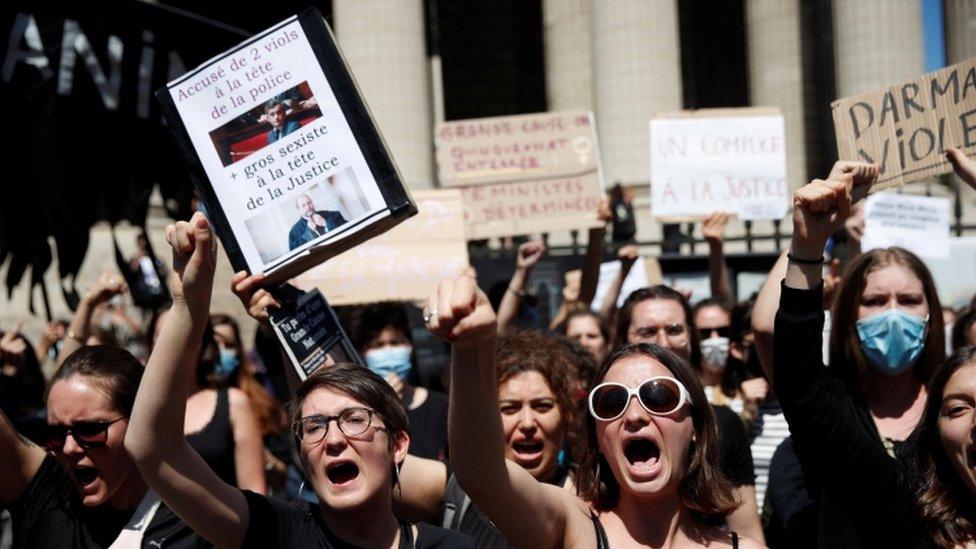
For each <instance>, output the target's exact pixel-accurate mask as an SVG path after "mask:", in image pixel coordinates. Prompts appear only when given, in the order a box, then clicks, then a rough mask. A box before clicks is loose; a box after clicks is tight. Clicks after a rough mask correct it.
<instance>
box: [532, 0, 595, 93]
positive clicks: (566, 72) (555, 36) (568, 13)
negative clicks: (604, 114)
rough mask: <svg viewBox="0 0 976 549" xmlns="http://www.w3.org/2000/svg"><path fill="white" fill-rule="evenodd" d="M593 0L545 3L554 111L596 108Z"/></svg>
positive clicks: (548, 81) (548, 86)
mask: <svg viewBox="0 0 976 549" xmlns="http://www.w3.org/2000/svg"><path fill="white" fill-rule="evenodd" d="M592 1H593V0H543V2H542V21H543V23H542V24H543V34H544V37H545V45H546V95H547V99H548V104H549V110H550V111H562V110H569V109H587V110H592V109H593V40H592V36H593V35H592V33H593V29H592V23H591V14H590V12H591V9H592V8H591V4H592Z"/></svg>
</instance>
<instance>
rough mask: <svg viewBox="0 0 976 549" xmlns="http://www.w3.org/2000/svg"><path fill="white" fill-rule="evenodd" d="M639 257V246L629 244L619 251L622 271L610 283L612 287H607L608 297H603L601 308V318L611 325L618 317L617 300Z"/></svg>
mask: <svg viewBox="0 0 976 549" xmlns="http://www.w3.org/2000/svg"><path fill="white" fill-rule="evenodd" d="M638 257H639V252H638V250H637V246H635V245H633V244H628V245H627V246H623V247H621V248H620V249H619V250H617V259H619V260H620V269H619V270H618V271H617V274H616V275H615V276H614V277H613V280H611V281H610V286H609V287H607V295H605V296H604V297H603V304H602V305H601V306H600V316H602V317H603V318H604V319H605V320H606V321H607V323H609V324H613V321H614V317H615V316H617V300H618V299H620V290H621V289H622V288H623V287H624V280H626V279H627V275H629V274H630V270H631V269H632V268H633V267H634V263H635V262H636V261H637V258H638Z"/></svg>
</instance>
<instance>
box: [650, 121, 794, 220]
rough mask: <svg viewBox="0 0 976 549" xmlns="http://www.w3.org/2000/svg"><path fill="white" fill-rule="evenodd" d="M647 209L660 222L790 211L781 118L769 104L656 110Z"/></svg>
mask: <svg viewBox="0 0 976 549" xmlns="http://www.w3.org/2000/svg"><path fill="white" fill-rule="evenodd" d="M650 132H651V137H650V139H651V141H650V142H651V155H650V158H651V172H650V173H651V213H652V214H653V216H654V217H655V219H659V220H662V221H690V220H697V219H703V218H704V217H705V216H707V215H708V214H709V213H711V212H728V213H732V214H735V215H737V216H738V217H739V219H782V218H783V217H784V216H785V215H786V212H787V210H788V208H789V194H790V190H789V184H788V183H787V179H786V144H785V136H784V126H783V115H782V114H780V112H779V110H778V109H776V108H767V107H751V108H742V109H701V110H697V111H682V112H675V113H666V114H659V115H655V116H654V117H653V118H652V119H651V123H650Z"/></svg>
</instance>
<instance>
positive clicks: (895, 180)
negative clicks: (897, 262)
mask: <svg viewBox="0 0 976 549" xmlns="http://www.w3.org/2000/svg"><path fill="white" fill-rule="evenodd" d="M831 109H832V110H833V116H834V129H835V131H836V132H837V154H838V156H839V158H841V159H842V160H859V161H862V162H874V163H877V164H878V165H879V166H881V175H880V176H879V177H878V182H877V183H876V184H875V188H886V187H894V186H898V185H904V184H906V183H912V182H913V181H920V180H922V179H925V178H928V177H933V176H936V175H941V174H944V173H948V172H950V171H952V166H951V165H950V164H949V162H948V161H947V160H946V158H945V155H944V154H943V152H944V151H945V148H946V147H948V146H955V147H959V148H960V149H962V150H963V152H965V153H966V154H968V155H972V154H973V153H976V58H973V59H969V60H967V61H963V62H962V63H958V64H955V65H952V66H950V67H946V68H944V69H940V70H937V71H935V72H930V73H928V74H925V75H922V76H920V77H918V78H915V79H913V80H909V81H908V82H902V83H899V84H896V85H893V86H889V87H888V88H886V89H882V90H877V91H873V92H869V93H863V94H860V95H855V96H852V97H845V98H843V99H840V100H838V101H834V102H833V103H831Z"/></svg>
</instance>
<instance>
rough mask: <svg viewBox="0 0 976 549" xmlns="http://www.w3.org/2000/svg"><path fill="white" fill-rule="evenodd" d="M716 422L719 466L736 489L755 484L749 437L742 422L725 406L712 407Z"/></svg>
mask: <svg viewBox="0 0 976 549" xmlns="http://www.w3.org/2000/svg"><path fill="white" fill-rule="evenodd" d="M712 408H713V409H714V410H715V419H716V420H718V438H719V454H718V457H719V466H720V467H721V469H722V473H724V474H725V476H726V477H727V478H728V479H729V480H730V481H731V482H732V484H733V485H735V486H736V487H739V486H743V485H746V484H755V483H756V470H755V467H753V464H752V450H751V449H750V448H749V436H748V435H747V434H746V428H745V426H743V425H742V420H741V419H740V418H739V416H738V415H736V413H735V412H733V411H732V410H730V409H729V408H728V407H727V406H712Z"/></svg>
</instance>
